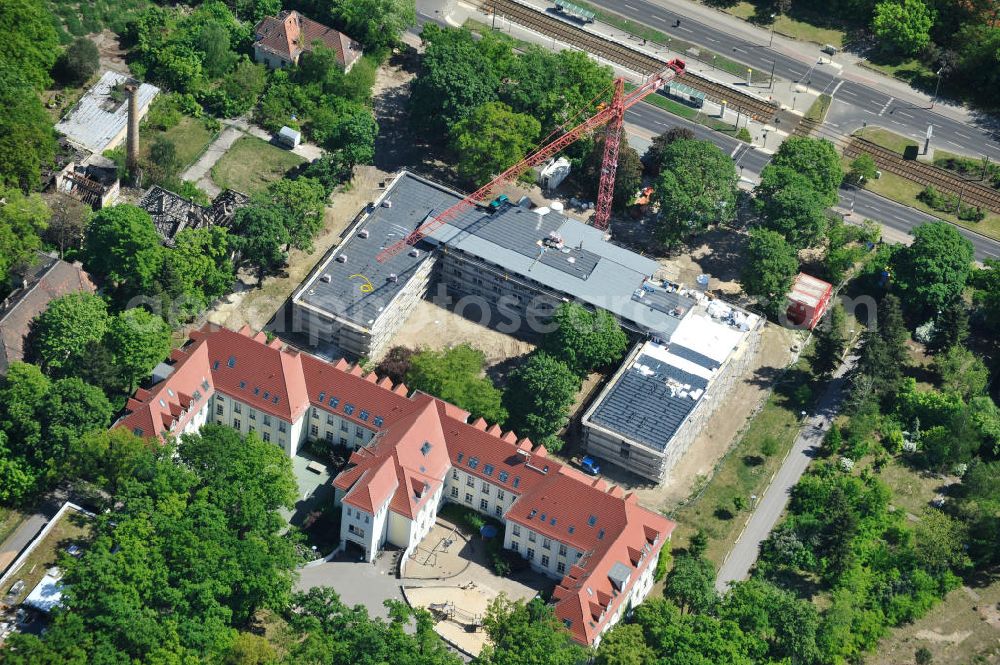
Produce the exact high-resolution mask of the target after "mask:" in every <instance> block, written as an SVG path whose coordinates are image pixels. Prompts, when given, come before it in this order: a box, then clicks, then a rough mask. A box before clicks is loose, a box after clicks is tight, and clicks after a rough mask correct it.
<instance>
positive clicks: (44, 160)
mask: <svg viewBox="0 0 1000 665" xmlns="http://www.w3.org/2000/svg"><path fill="white" fill-rule="evenodd" d="M25 1H26V2H29V0H25ZM17 4H18V3H17V2H15V3H14V5H17ZM30 4H32V5H34V4H40V3H37V2H35V0H30ZM13 9H14V6H12V5H11V4H9V3H4V5H3V8H2V9H0V12H4V13H5V14H6V12H8V11H11V10H13ZM45 20H46V25H48V21H49V19H48V18H47V17H46V19H45ZM10 45H11V44H10V42H9V41H5V44H4V47H7V46H10ZM4 47H0V48H4ZM7 62H8V61H5V60H4V58H3V56H2V54H0V108H3V110H4V112H3V113H2V114H0V188H16V189H20V190H22V191H25V192H28V191H31V190H35V189H38V188H39V187H40V186H41V184H42V183H41V172H42V168H43V167H47V166H50V165H51V164H52V162H53V159H54V157H55V151H56V136H55V131H54V130H53V128H52V119H51V118H50V117H49V114H48V113H47V112H46V110H45V107H44V106H42V100H41V99H40V98H39V97H38V95H37V94H36V92H35V90H34V89H33V88H32V87H31V84H30V83H29V81H28V80H27V79H26V78H25V74H24V73H23V72H21V71H20V70H18V69H15V67H14V65H13V64H7ZM15 62H16V60H15Z"/></svg>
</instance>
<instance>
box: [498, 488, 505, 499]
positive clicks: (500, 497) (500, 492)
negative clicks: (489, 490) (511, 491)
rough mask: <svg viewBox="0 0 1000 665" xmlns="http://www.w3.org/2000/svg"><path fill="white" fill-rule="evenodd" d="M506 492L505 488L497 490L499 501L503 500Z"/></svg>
mask: <svg viewBox="0 0 1000 665" xmlns="http://www.w3.org/2000/svg"><path fill="white" fill-rule="evenodd" d="M503 497H504V493H503V490H497V501H503Z"/></svg>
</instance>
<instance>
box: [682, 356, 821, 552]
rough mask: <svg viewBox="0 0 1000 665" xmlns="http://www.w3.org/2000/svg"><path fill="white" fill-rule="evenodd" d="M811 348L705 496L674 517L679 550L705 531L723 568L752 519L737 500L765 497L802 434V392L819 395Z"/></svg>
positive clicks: (724, 463) (725, 461)
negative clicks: (787, 455) (769, 485)
mask: <svg viewBox="0 0 1000 665" xmlns="http://www.w3.org/2000/svg"><path fill="white" fill-rule="evenodd" d="M811 349H812V347H809V349H807V351H806V352H805V353H803V354H802V357H800V358H799V361H798V362H797V363H796V364H795V365H793V366H792V367H791V368H789V369H788V371H787V372H786V374H785V375H784V376H783V377H782V379H781V380H780V382H779V383H778V384H777V385H776V387H775V389H774V392H773V393H772V394H771V396H770V398H768V400H767V403H766V404H765V405H764V407H763V408H762V409H761V411H760V413H759V414H757V416H756V417H755V418H754V419H753V422H751V423H750V426H749V428H748V429H747V431H746V434H744V436H743V438H742V439H741V440H740V442H739V443H737V444H736V446H735V447H734V448H733V449H732V450H731V451H730V452H729V454H728V455H727V456H726V457H725V458H724V459H723V461H722V462H721V464H720V465H719V467H718V468H717V470H716V472H715V475H714V476H713V477H712V478H711V480H710V481H709V483H708V485H707V487H706V488H705V491H704V493H703V494H702V495H701V496H699V497H698V498H697V499H695V500H693V501H691V502H690V503H687V504H685V505H682V506H681V507H680V508H678V509H677V510H676V511H675V512H674V514H673V515H670V517H671V519H674V520H676V521H677V524H678V526H677V530H676V531H675V535H674V536H673V538H672V541H673V543H674V547H684V546H686V544H687V542H688V539H689V538H690V537H691V535H692V534H693V533H695V532H696V531H697V530H698V529H699V528H701V529H705V531H706V532H707V533H708V535H709V544H708V550H707V552H706V555H707V556H708V558H709V559H710V560H711V561H712V562H713V563H714V564H715V565H716V567H718V566H719V565H721V563H722V560H723V559H724V558H725V556H726V554H727V553H728V552H729V549H730V548H731V547H732V545H733V543H734V542H735V541H736V538H737V536H738V535H739V533H740V531H741V530H742V529H743V525H744V523H745V522H746V520H747V518H748V517H749V516H750V513H749V511H748V510H743V511H740V512H739V513H737V512H736V511H735V509H734V506H733V500H734V499H735V498H736V497H743V498H744V499H749V497H750V496H751V495H753V494H756V495H757V496H761V495H762V494H763V493H764V489H765V488H766V487H767V484H768V483H769V482H770V479H771V477H772V476H773V475H774V473H775V472H776V471H777V470H778V469H779V468H780V467H781V463H782V461H783V460H784V458H785V455H786V454H787V453H788V450H789V449H790V448H791V447H792V444H793V443H794V442H795V438H796V436H797V435H798V432H799V422H800V415H799V413H800V411H801V410H802V409H803V405H802V404H801V403H800V402H799V401H798V399H797V398H799V397H802V395H800V394H798V393H799V391H802V390H803V387H805V388H806V389H808V388H811V389H812V390H813V391H814V392H813V395H814V396H815V395H816V391H818V390H820V389H821V386H818V385H817V384H816V382H815V381H814V380H813V377H812V374H811V371H810V365H809V356H810V354H811ZM806 408H808V407H806ZM765 452H769V453H770V454H769V455H768V454H765Z"/></svg>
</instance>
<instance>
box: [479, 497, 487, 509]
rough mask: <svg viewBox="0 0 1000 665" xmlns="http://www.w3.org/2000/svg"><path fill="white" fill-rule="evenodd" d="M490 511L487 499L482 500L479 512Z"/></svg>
mask: <svg viewBox="0 0 1000 665" xmlns="http://www.w3.org/2000/svg"><path fill="white" fill-rule="evenodd" d="M489 509H490V502H489V501H487V500H486V499H480V500H479V510H489Z"/></svg>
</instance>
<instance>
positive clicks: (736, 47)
mask: <svg viewBox="0 0 1000 665" xmlns="http://www.w3.org/2000/svg"><path fill="white" fill-rule="evenodd" d="M733 51H737V52H739V53H746V51H744V50H743V49H741V48H740V47H738V46H734V47H733Z"/></svg>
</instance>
